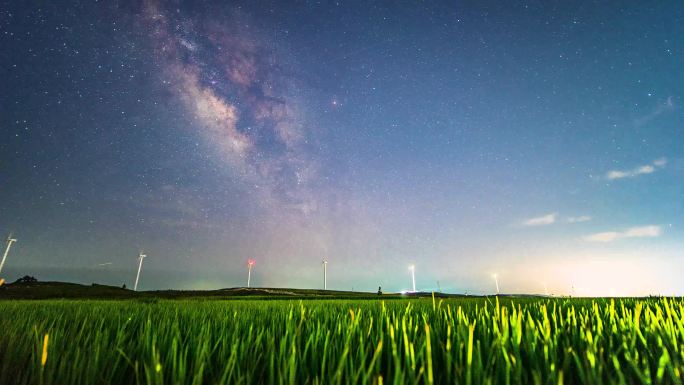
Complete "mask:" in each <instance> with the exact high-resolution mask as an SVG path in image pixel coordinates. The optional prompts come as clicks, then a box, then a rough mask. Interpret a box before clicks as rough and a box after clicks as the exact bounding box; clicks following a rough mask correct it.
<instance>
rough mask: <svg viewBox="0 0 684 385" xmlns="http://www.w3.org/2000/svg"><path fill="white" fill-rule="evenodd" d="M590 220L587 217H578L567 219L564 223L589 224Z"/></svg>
mask: <svg viewBox="0 0 684 385" xmlns="http://www.w3.org/2000/svg"><path fill="white" fill-rule="evenodd" d="M590 220H591V217H590V216H589V215H580V216H578V217H568V218H567V219H566V221H567V222H568V223H580V222H589V221H590Z"/></svg>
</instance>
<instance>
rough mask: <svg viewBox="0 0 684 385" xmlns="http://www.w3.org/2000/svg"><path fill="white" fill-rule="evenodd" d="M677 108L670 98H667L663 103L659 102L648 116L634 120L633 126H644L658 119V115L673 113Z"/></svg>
mask: <svg viewBox="0 0 684 385" xmlns="http://www.w3.org/2000/svg"><path fill="white" fill-rule="evenodd" d="M676 108H677V106H676V105H675V102H674V98H673V97H672V96H668V98H667V99H665V100H664V101H661V102H659V103H658V104H657V105H656V106H655V108H653V109H652V110H651V111H650V112H649V113H648V114H646V115H644V116H641V117H639V118H636V119H634V125H635V126H637V127H641V126H644V125H646V124H648V123H650V122H651V121H653V120H655V119H656V118H658V117H659V116H660V115H662V114H664V113H667V112H670V111H673V110H675V109H676Z"/></svg>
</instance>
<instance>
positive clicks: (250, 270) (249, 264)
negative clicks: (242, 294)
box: [247, 258, 256, 287]
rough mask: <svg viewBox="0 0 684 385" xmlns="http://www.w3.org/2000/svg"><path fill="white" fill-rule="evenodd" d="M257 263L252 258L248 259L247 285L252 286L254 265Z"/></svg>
mask: <svg viewBox="0 0 684 385" xmlns="http://www.w3.org/2000/svg"><path fill="white" fill-rule="evenodd" d="M255 263H256V261H255V260H253V259H251V258H250V259H248V260H247V287H250V286H249V282H250V281H251V279H252V266H254V264H255Z"/></svg>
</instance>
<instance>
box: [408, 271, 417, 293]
mask: <svg viewBox="0 0 684 385" xmlns="http://www.w3.org/2000/svg"><path fill="white" fill-rule="evenodd" d="M409 270H411V281H412V282H413V292H414V293H415V292H416V266H415V265H410V266H409Z"/></svg>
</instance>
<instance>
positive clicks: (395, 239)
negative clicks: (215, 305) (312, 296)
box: [0, 0, 684, 297]
mask: <svg viewBox="0 0 684 385" xmlns="http://www.w3.org/2000/svg"><path fill="white" fill-rule="evenodd" d="M0 29H1V30H0V32H1V33H0V42H2V45H3V47H5V49H3V53H2V56H1V57H0V75H2V76H0V78H2V79H3V80H1V81H2V83H1V84H2V89H3V90H4V92H2V93H1V94H0V131H1V132H2V137H3V140H2V141H0V238H1V239H2V240H3V243H2V247H3V251H4V247H5V243H4V239H5V237H6V236H7V234H10V233H13V234H14V235H13V236H14V237H15V238H17V239H18V242H16V243H15V244H13V245H12V249H11V251H10V253H9V255H8V257H7V261H6V262H5V265H4V267H3V268H2V272H1V273H0V278H4V279H5V280H6V282H12V281H14V280H15V279H16V278H19V277H21V276H24V275H32V276H35V277H36V278H38V279H39V280H41V281H60V280H66V281H70V282H76V283H84V284H90V283H93V282H95V283H103V284H109V285H113V286H121V285H122V284H124V283H125V284H126V286H128V287H129V288H132V287H133V282H134V280H135V274H136V271H137V269H138V259H137V255H138V253H140V252H141V251H142V250H144V253H145V254H147V255H148V258H145V261H144V264H143V266H142V272H141V276H140V284H139V288H140V290H155V289H198V290H202V289H218V288H225V287H240V286H241V285H243V286H244V285H245V284H246V281H247V261H248V260H250V259H254V260H256V265H255V266H254V269H253V271H252V276H251V281H252V285H253V286H255V287H259V286H261V287H290V288H302V289H321V288H322V287H323V268H322V266H321V263H322V261H323V260H326V261H327V262H329V264H328V265H327V269H328V270H327V287H328V288H329V289H330V290H345V291H346V290H350V289H351V288H355V289H356V290H358V291H370V292H373V291H374V290H377V289H376V288H377V287H378V286H381V287H382V288H383V291H385V290H386V291H387V292H400V291H402V290H408V289H411V285H412V282H411V275H410V271H409V266H411V265H415V279H416V290H417V291H427V292H429V291H434V290H436V289H439V288H441V290H440V291H443V292H449V293H470V294H487V293H489V294H493V293H495V292H496V287H495V282H494V279H493V278H492V275H493V274H497V276H498V280H499V281H498V284H499V285H500V286H501V289H500V292H501V293H502V294H503V293H516V294H544V293H545V291H547V290H548V292H549V294H554V295H556V296H568V295H571V296H573V297H575V296H577V297H584V296H587V297H598V296H648V295H673V296H682V295H684V281H682V280H681V279H680V277H679V275H680V274H679V272H680V271H682V270H684V230H683V226H684V220H683V219H682V218H684V147H683V146H682V143H684V114H683V113H682V111H683V110H682V95H683V94H684V76H682V75H684V70H683V69H682V68H681V65H680V64H681V63H682V62H684V48H683V47H684V42H683V41H682V36H684V7H681V6H676V5H675V6H673V5H668V4H641V3H636V4H623V3H621V2H593V3H583V4H568V3H566V2H561V1H555V2H535V3H528V4H499V3H496V2H446V1H444V2H434V3H430V4H403V5H397V4H392V3H382V2H374V3H370V4H367V3H365V2H334V3H326V4H313V3H308V2H306V3H300V2H297V3H289V2H279V1H263V2H261V1H260V2H249V1H244V2H243V1H236V2H231V3H230V4H227V3H222V2H216V3H211V2H207V3H202V4H195V3H193V2H184V1H177V2H169V3H166V2H157V1H152V0H150V1H143V2H136V1H121V2H113V3H111V4H96V3H81V2H74V3H71V4H70V5H69V6H66V7H65V6H64V5H63V4H42V5H41V6H40V7H39V6H36V5H33V4H25V3H21V2H16V3H12V4H9V5H8V7H7V8H6V9H4V10H2V11H0Z"/></svg>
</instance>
